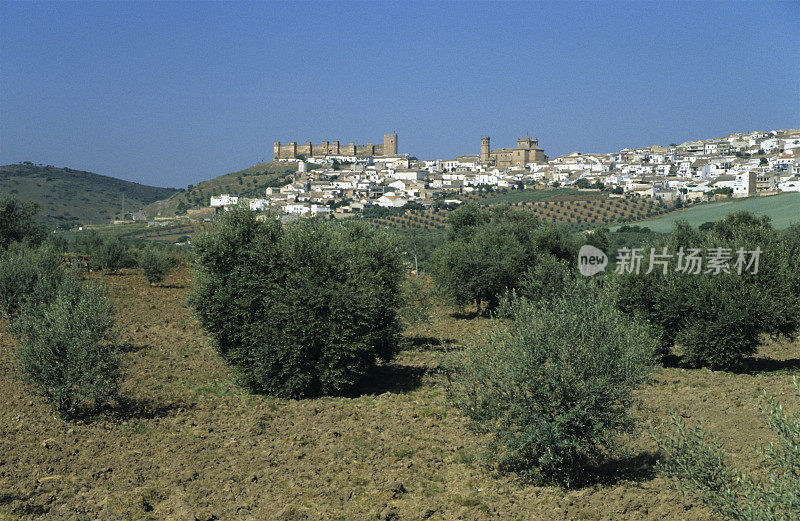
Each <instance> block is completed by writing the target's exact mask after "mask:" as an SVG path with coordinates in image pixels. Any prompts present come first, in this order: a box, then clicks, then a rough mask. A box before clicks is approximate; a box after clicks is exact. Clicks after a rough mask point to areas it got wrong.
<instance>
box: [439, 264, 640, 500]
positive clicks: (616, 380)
mask: <svg viewBox="0 0 800 521" xmlns="http://www.w3.org/2000/svg"><path fill="white" fill-rule="evenodd" d="M505 306H507V307H508V308H510V309H511V313H510V314H511V316H512V318H513V322H511V323H510V324H507V325H506V324H504V323H501V322H496V323H495V328H494V330H493V331H492V332H491V333H490V334H489V335H488V338H487V339H486V340H485V341H484V342H481V343H476V344H475V345H473V346H471V347H470V348H468V349H467V351H466V352H463V353H462V352H459V353H453V354H452V355H450V356H448V357H447V358H446V359H445V360H444V364H443V365H444V367H445V369H446V372H447V374H448V381H449V385H448V393H449V396H450V397H451V399H452V400H453V402H454V403H455V405H456V406H457V407H458V408H459V409H461V411H463V412H464V414H466V416H467V417H468V418H469V419H470V420H471V424H470V426H471V427H472V428H473V429H474V430H476V431H477V432H481V433H489V434H491V435H492V442H491V445H490V456H492V457H493V458H494V459H496V460H497V461H498V463H499V464H500V467H501V468H502V469H505V470H514V471H518V472H520V473H521V474H522V475H524V476H526V477H529V478H532V479H534V480H536V481H539V482H544V483H558V484H562V485H565V486H569V485H571V484H574V483H575V482H576V480H578V479H579V478H580V476H581V475H582V474H583V473H584V469H585V464H587V463H590V462H592V461H593V460H596V459H598V458H600V457H602V455H603V454H604V453H605V452H607V451H608V450H609V449H611V448H612V446H613V442H614V439H615V436H616V434H617V433H618V432H620V431H621V430H624V429H625V428H628V427H630V426H631V421H630V419H629V417H628V416H627V414H626V407H627V406H628V404H629V403H630V402H631V390H632V389H633V388H634V387H636V386H637V385H639V384H640V383H642V382H643V381H644V380H645V379H646V377H647V375H648V373H649V371H650V364H651V361H652V356H653V350H654V349H655V340H654V339H653V338H652V336H651V335H650V331H649V328H648V327H647V326H645V325H643V324H642V323H640V322H639V321H636V320H631V319H628V318H626V317H623V316H622V315H621V314H620V313H619V312H617V311H616V310H615V309H614V307H613V300H612V299H611V298H610V297H609V296H608V295H607V294H606V293H605V292H603V291H601V290H600V289H599V288H598V287H597V286H596V285H595V284H594V283H593V282H592V281H591V280H586V279H580V280H575V281H573V282H571V283H570V284H569V287H567V288H565V289H564V290H563V291H562V294H561V295H558V296H556V297H555V298H554V299H552V300H547V301H540V302H532V301H529V300H527V299H520V300H517V301H515V302H511V303H508V304H505Z"/></svg>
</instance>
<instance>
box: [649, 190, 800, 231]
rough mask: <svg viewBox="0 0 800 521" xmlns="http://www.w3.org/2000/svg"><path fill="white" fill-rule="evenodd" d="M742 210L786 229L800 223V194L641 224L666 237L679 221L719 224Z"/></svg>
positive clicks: (710, 206) (711, 206) (697, 209)
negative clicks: (729, 215) (767, 219)
mask: <svg viewBox="0 0 800 521" xmlns="http://www.w3.org/2000/svg"><path fill="white" fill-rule="evenodd" d="M739 210H747V211H749V212H752V213H754V214H758V215H767V216H769V217H770V218H771V219H772V225H773V226H774V227H775V228H778V229H782V228H786V227H788V226H789V225H791V224H793V223H798V222H800V193H786V194H779V195H772V196H769V197H753V198H747V199H731V200H727V201H721V202H715V203H707V204H702V205H697V206H694V207H691V208H687V209H685V210H682V211H680V212H678V213H674V214H670V215H667V216H663V217H656V218H653V219H647V220H645V221H643V222H640V223H637V224H639V225H641V226H647V227H648V228H650V229H651V230H653V231H654V232H659V233H665V232H669V231H670V229H672V224H673V223H674V222H675V221H676V220H678V219H685V220H686V221H688V222H689V224H691V225H693V226H699V225H701V224H703V223H705V222H709V221H717V220H719V219H722V218H723V217H725V216H726V215H728V214H729V213H732V212H736V211H739Z"/></svg>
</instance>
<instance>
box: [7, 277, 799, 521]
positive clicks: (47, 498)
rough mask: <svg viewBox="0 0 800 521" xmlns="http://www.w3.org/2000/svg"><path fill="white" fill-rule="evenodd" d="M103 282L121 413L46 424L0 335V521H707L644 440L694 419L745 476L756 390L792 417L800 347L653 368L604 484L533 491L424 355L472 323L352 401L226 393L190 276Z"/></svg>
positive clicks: (436, 329) (445, 328)
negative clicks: (671, 421)
mask: <svg viewBox="0 0 800 521" xmlns="http://www.w3.org/2000/svg"><path fill="white" fill-rule="evenodd" d="M106 282H107V284H108V287H109V292H110V295H111V298H112V300H113V301H114V303H115V305H116V318H117V321H118V325H119V328H120V331H121V334H122V336H123V338H124V339H125V340H126V341H127V353H126V354H125V357H126V369H127V373H126V376H125V381H124V385H123V393H124V394H125V395H126V396H127V397H128V400H129V403H128V407H127V409H124V411H125V412H116V413H108V414H105V415H103V416H101V417H99V418H96V419H94V420H91V421H88V422H71V423H68V422H64V421H62V420H60V419H57V418H55V417H54V416H53V412H52V410H51V409H50V407H48V406H47V405H46V404H45V403H44V402H43V401H42V400H41V398H38V397H35V396H33V395H32V394H30V392H29V390H27V389H26V388H25V387H24V386H23V385H22V384H21V383H20V380H19V379H18V378H17V376H16V375H15V374H14V372H13V362H12V360H13V359H12V350H13V346H14V343H13V341H12V340H11V338H10V336H9V334H8V332H7V331H6V330H5V327H3V328H2V331H0V370H2V374H3V376H2V379H0V402H2V404H3V405H2V408H0V520H6V519H68V520H117V519H143V520H144V519H148V520H150V519H152V520H196V519H199V520H210V519H220V520H228V519H231V520H300V519H309V520H340V519H344V520H350V519H353V520H362V519H365V520H366V519H394V520H422V519H432V520H437V519H438V520H441V519H465V520H483V519H504V520H505V519H508V520H513V519H520V520H523V519H524V520H528V519H542V520H573V519H577V520H601V519H602V520H663V519H687V520H710V519H712V516H711V515H710V514H709V513H708V511H707V510H705V508H703V507H702V506H701V505H699V504H698V503H697V502H695V501H692V500H689V499H684V498H683V497H682V496H681V495H680V493H679V492H677V491H676V490H675V489H674V488H673V485H672V483H671V482H670V481H668V480H667V479H665V478H663V477H660V476H657V475H655V473H654V472H653V470H652V463H653V460H654V458H655V450H656V446H655V443H654V442H653V441H652V439H651V438H650V436H649V434H647V429H648V428H649V427H658V426H659V425H661V424H662V422H665V421H667V420H668V418H669V411H670V410H674V411H675V412H676V413H677V414H680V415H681V416H683V417H685V418H688V420H689V421H697V420H702V421H704V422H705V423H706V425H707V426H708V427H710V428H711V429H712V430H714V431H715V432H716V433H718V434H719V435H720V438H721V440H722V442H723V443H724V445H725V446H726V448H728V449H729V452H730V454H731V459H732V460H733V461H734V462H735V463H738V464H740V465H742V466H748V467H753V466H755V465H757V464H758V461H759V460H758V458H757V457H755V456H754V453H753V451H752V449H751V447H750V446H751V445H755V444H761V443H764V442H767V441H769V440H771V439H772V438H771V435H770V431H769V430H768V429H767V428H766V425H765V422H764V421H763V419H762V418H761V416H760V415H759V413H758V409H757V404H758V402H759V395H760V393H761V391H762V390H763V389H766V390H767V391H768V392H769V393H771V394H773V395H775V396H776V397H778V398H780V399H781V400H782V401H783V402H784V403H785V404H787V405H789V406H790V408H792V407H791V406H792V405H794V406H796V402H794V403H792V402H793V400H792V384H791V375H792V374H793V373H794V374H796V373H797V372H798V367H800V360H798V359H800V343H780V342H769V343H767V345H765V346H764V348H763V349H762V353H761V354H762V355H764V356H767V357H769V360H764V361H762V362H760V363H759V364H758V366H757V369H758V370H757V371H754V372H753V373H752V374H730V373H724V372H712V371H708V370H684V369H680V368H665V369H661V370H659V371H658V372H657V373H656V374H655V375H654V376H653V378H652V382H651V383H650V384H648V385H647V386H646V387H645V388H644V389H642V390H641V391H640V392H639V393H638V394H639V396H640V398H641V404H640V405H639V406H638V407H637V409H636V411H635V414H636V415H637V416H638V417H640V418H641V419H642V425H641V426H640V427H641V428H640V431H639V434H637V435H636V436H634V437H633V438H631V439H630V440H628V442H627V443H626V448H627V451H628V453H629V455H628V456H627V457H623V458H621V459H619V460H617V461H616V462H614V463H612V464H609V465H608V466H607V467H606V468H604V469H601V473H602V480H601V482H602V484H598V485H595V486H592V487H587V488H582V489H578V490H570V491H562V490H560V489H558V488H554V487H538V486H532V485H528V484H525V483H524V482H522V481H521V480H519V479H517V478H516V477H515V476H513V475H503V474H499V473H497V472H496V471H495V469H493V468H492V467H491V465H489V464H487V463H485V462H484V461H483V460H482V459H481V454H482V447H483V445H482V444H483V443H484V442H485V440H484V439H481V438H479V437H476V436H475V435H473V434H472V433H470V432H469V431H468V430H466V428H465V422H464V419H463V418H462V417H461V416H460V415H459V414H458V413H457V412H456V411H454V410H453V409H452V408H451V407H450V406H448V404H447V402H446V399H445V395H444V391H443V385H442V381H441V376H440V375H439V374H437V372H436V367H437V364H436V359H437V351H440V350H442V349H444V348H445V347H443V346H447V347H446V348H448V349H460V348H461V347H460V346H461V345H463V343H464V342H465V341H466V340H467V339H468V338H469V337H470V336H471V335H474V334H478V333H479V332H480V331H481V329H482V328H485V327H486V324H487V322H486V321H485V320H484V319H465V318H454V317H453V316H452V315H451V314H450V313H451V312H452V310H447V309H444V308H440V309H439V311H440V313H439V316H438V318H437V319H436V320H435V321H434V323H433V324H432V325H431V326H429V327H428V328H427V329H419V330H417V331H414V332H413V333H414V334H411V333H409V334H408V337H409V340H410V342H409V344H410V347H409V348H408V349H407V350H405V351H403V352H402V353H401V354H400V356H399V357H398V358H397V359H396V360H395V361H394V362H393V363H392V364H390V365H387V366H385V367H382V368H381V371H380V374H377V375H376V376H375V378H374V381H375V382H377V383H374V384H373V385H372V387H371V388H369V389H367V390H366V391H365V393H364V394H363V395H362V396H359V397H357V398H323V399H309V400H278V399H272V398H268V397H262V396H250V395H247V394H246V393H245V392H243V391H242V389H241V388H239V387H238V386H236V385H235V384H234V383H232V379H231V375H230V373H229V371H228V369H227V367H226V365H225V364H224V363H223V362H222V361H221V360H220V359H219V357H218V356H217V355H216V353H215V352H214V350H213V349H212V347H211V346H210V343H209V341H208V339H207V338H206V337H205V336H204V335H203V334H202V333H201V332H200V329H199V325H198V323H197V321H196V320H195V319H194V318H193V317H192V314H191V311H190V309H189V308H188V307H187V306H186V303H185V302H186V294H187V291H188V288H189V286H190V284H191V281H190V277H189V275H188V273H187V272H186V271H185V270H180V271H179V272H177V273H175V274H173V276H172V277H171V278H170V279H169V280H168V281H167V283H166V284H165V285H163V286H159V287H150V286H148V285H147V284H145V283H144V281H143V279H142V277H141V276H140V275H138V274H135V273H133V272H125V273H123V274H121V275H110V276H107V277H106ZM415 335H416V336H415ZM427 337H435V338H439V339H441V340H442V341H440V340H432V339H430V338H427Z"/></svg>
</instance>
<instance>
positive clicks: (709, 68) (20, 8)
mask: <svg viewBox="0 0 800 521" xmlns="http://www.w3.org/2000/svg"><path fill="white" fill-rule="evenodd" d="M798 29H800V3H798V2H796V1H792V2H777V3H775V2H772V3H771V2H744V3H738V2H708V3H704V2H676V3H671V2H653V3H648V2H554V3H548V2H533V3H531V2H525V3H509V2H490V3H479V2H457V3H449V2H425V3H408V2H398V3H389V2H372V3H366V2H353V3H351V2H338V1H337V2H323V3H302V2H286V3H278V2H252V3H250V2H224V3H223V2H213V3H212V2H202V3H201V2H157V3H145V2H136V3H124V2H122V3H120V2H101V3H90V2H69V3H67V2H58V3H33V2H9V1H6V0H0V163H1V164H8V163H14V162H19V161H26V160H27V161H34V162H36V163H44V164H54V165H56V166H69V167H71V168H76V169H82V170H89V171H93V172H97V173H100V174H105V175H111V176H114V177H119V178H123V179H128V180H132V181H138V182H142V183H147V184H153V185H158V186H176V187H185V186H186V185H187V184H189V183H196V182H197V181H200V180H203V179H209V178H211V177H214V176H216V175H219V174H222V173H226V172H231V171H235V170H240V169H242V168H245V167H247V166H249V165H252V164H254V163H256V162H257V161H258V160H259V159H267V160H268V159H271V157H272V143H273V141H276V140H279V141H282V142H289V141H298V142H301V143H303V142H305V141H307V140H312V141H314V142H320V141H322V140H337V139H338V140H340V141H342V142H349V141H355V142H356V143H366V142H367V141H372V142H376V143H378V142H380V141H381V139H382V135H383V134H384V133H385V132H392V131H397V132H398V134H399V140H398V141H399V149H400V152H407V153H409V154H412V155H415V156H418V157H420V158H449V157H452V156H454V155H456V154H459V153H478V151H479V146H480V136H481V135H490V136H491V137H492V147H493V148H494V147H502V146H510V145H512V144H513V143H514V142H515V140H516V138H517V137H521V136H523V135H525V134H530V135H531V136H533V137H537V138H539V143H540V145H541V146H543V148H544V149H545V152H546V153H547V154H548V155H550V156H551V157H554V156H556V155H560V154H565V153H569V152H572V151H574V150H578V151H582V152H611V151H616V150H619V149H620V148H623V147H626V146H646V145H651V144H669V143H671V142H676V143H680V142H682V141H685V140H688V139H697V138H707V137H715V136H720V135H724V134H727V133H729V132H739V131H747V130H770V129H776V128H797V127H798V126H800V30H798Z"/></svg>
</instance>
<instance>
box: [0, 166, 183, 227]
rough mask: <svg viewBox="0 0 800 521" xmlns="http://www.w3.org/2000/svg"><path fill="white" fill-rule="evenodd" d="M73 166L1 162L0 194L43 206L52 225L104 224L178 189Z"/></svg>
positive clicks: (44, 215) (46, 219)
mask: <svg viewBox="0 0 800 521" xmlns="http://www.w3.org/2000/svg"><path fill="white" fill-rule="evenodd" d="M178 191H179V190H178V189H176V188H159V187H156V186H147V185H142V184H139V183H133V182H130V181H123V180H121V179H116V178H114V177H108V176H104V175H99V174H93V173H91V172H82V171H79V170H72V169H70V168H56V167H54V166H37V165H33V164H17V165H5V166H0V196H6V195H13V196H15V197H17V198H19V199H21V200H24V201H33V202H36V203H38V204H39V206H40V207H41V209H40V211H39V215H40V217H41V218H42V219H43V220H44V221H45V223H46V224H47V225H48V226H53V227H57V226H74V225H80V224H101V223H107V222H110V221H112V220H114V219H122V218H123V215H122V204H123V196H124V204H125V213H130V212H131V211H136V210H140V209H141V208H142V207H143V206H145V205H148V204H150V203H152V202H154V201H158V200H160V199H164V198H167V197H169V196H170V195H172V194H174V193H176V192H178Z"/></svg>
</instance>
